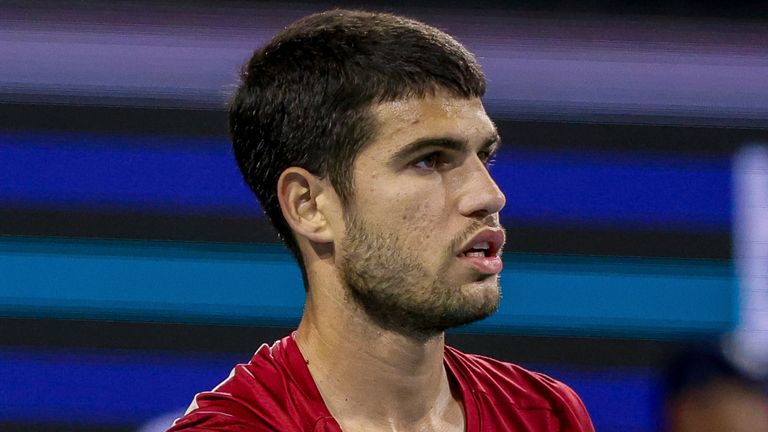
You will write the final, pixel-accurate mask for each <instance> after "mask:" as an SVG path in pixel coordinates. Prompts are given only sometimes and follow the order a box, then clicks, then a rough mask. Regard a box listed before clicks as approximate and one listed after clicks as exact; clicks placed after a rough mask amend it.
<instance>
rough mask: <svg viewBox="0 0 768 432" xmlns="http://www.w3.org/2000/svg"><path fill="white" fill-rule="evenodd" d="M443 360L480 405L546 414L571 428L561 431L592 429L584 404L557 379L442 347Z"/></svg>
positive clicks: (488, 358) (502, 362)
mask: <svg viewBox="0 0 768 432" xmlns="http://www.w3.org/2000/svg"><path fill="white" fill-rule="evenodd" d="M446 359H447V360H448V361H449V363H450V364H451V367H452V368H453V369H454V373H456V374H461V377H459V378H458V379H460V380H463V381H464V383H465V384H466V385H467V386H468V387H469V389H470V391H471V392H472V393H473V394H474V395H475V397H476V398H478V399H479V400H481V401H482V402H483V403H487V404H490V405H493V406H496V407H501V406H508V407H509V408H510V409H513V410H516V411H519V412H533V411H549V412H552V413H553V414H554V415H555V416H556V417H558V418H559V420H560V422H564V423H566V424H571V425H572V426H573V428H572V429H571V428H563V429H562V430H579V431H582V430H583V431H591V430H593V429H592V425H591V421H590V419H589V414H588V413H587V410H586V408H585V407H584V403H583V402H582V401H581V399H580V398H579V396H578V395H577V394H576V392H575V391H573V389H571V388H570V387H569V386H568V385H566V384H565V383H563V382H561V381H558V380H557V379H554V378H552V377H550V376H548V375H545V374H543V373H540V372H535V371H531V370H528V369H526V368H524V367H522V366H519V365H516V364H514V363H509V362H505V361H501V360H497V359H494V358H490V357H486V356H482V355H477V354H467V353H463V352H461V351H459V350H457V349H455V348H451V347H446Z"/></svg>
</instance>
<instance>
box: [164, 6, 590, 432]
mask: <svg viewBox="0 0 768 432" xmlns="http://www.w3.org/2000/svg"><path fill="white" fill-rule="evenodd" d="M484 92H485V80H484V78H483V75H482V72H481V70H480V67H479V65H478V64H477V62H476V61H475V59H474V57H473V56H472V55H471V54H470V53H469V52H467V51H466V49H465V48H464V47H462V46H461V45H460V44H459V43H458V42H456V41H455V40H454V39H452V38H451V37H450V36H448V35H446V34H444V33H442V32H440V31H439V30H437V29H434V28H432V27H429V26H426V25H424V24H422V23H419V22H416V21H412V20H409V19H405V18H402V17H397V16H393V15H387V14H374V13H367V12H357V11H342V10H336V11H331V12H326V13H321V14H317V15H312V16H309V17H307V18H304V19H302V20H300V21H298V22H296V23H294V24H292V25H291V26H289V27H288V28H286V29H285V30H284V31H282V32H281V33H280V34H278V35H277V36H276V37H275V38H274V39H273V40H272V41H271V42H269V43H268V44H267V45H266V46H265V47H263V48H261V49H259V50H257V51H256V52H255V54H254V55H253V57H252V58H251V60H250V62H249V63H248V64H246V65H245V67H244V68H243V72H242V83H241V85H240V87H239V89H238V91H237V93H236V95H235V97H234V100H233V103H232V106H231V111H230V126H231V133H232V137H233V142H234V150H235V155H236V157H237V160H238V162H239V165H240V168H241V170H242V171H243V175H244V177H245V179H246V181H247V182H248V184H249V185H250V187H251V188H252V189H253V191H254V192H255V193H256V195H257V196H258V198H259V200H260V201H261V203H262V205H263V207H264V209H265V211H266V213H267V215H268V216H269V218H270V219H271V221H272V223H273V224H274V226H275V227H276V228H277V230H278V232H279V233H280V235H281V236H282V238H283V240H284V241H285V242H286V244H287V245H288V247H289V249H290V250H291V251H292V253H293V254H294V255H295V257H296V258H297V260H298V262H299V265H300V267H301V269H302V274H303V277H304V282H305V286H306V289H307V297H306V304H305V308H304V315H303V317H302V320H301V323H300V324H299V327H298V329H297V330H296V332H295V333H293V334H292V335H290V336H288V337H286V338H284V339H282V340H280V341H277V342H276V343H275V344H274V345H272V346H271V347H269V346H267V345H264V346H262V347H261V348H260V349H259V350H258V351H257V352H256V354H255V355H254V357H253V359H252V360H251V361H250V363H248V364H246V365H238V366H237V367H235V369H234V370H233V371H232V373H231V375H230V377H229V378H228V379H227V380H225V381H224V382H223V383H222V384H220V385H219V386H218V387H216V388H215V389H214V390H213V391H211V392H205V393H200V394H198V395H197V397H196V398H195V400H194V401H193V403H192V405H191V406H190V408H189V410H188V411H187V414H186V415H185V416H184V417H182V418H181V419H179V420H177V421H176V422H175V424H174V426H173V427H172V428H171V430H172V431H182V430H183V431H192V430H197V431H202V430H205V431H211V430H216V431H265V430H269V431H274V430H279V431H340V430H344V431H379V430H387V431H394V430H397V431H464V430H466V431H481V430H482V431H592V430H593V428H592V425H591V422H590V420H589V416H588V415H587V412H586V410H585V408H584V406H583V404H582V403H581V401H580V400H579V398H578V397H577V396H576V395H575V393H574V392H573V391H572V390H571V389H570V388H568V387H567V386H565V385H563V384H561V383H559V382H557V381H555V380H553V379H551V378H548V377H546V376H543V375H540V374H537V373H533V372H529V371H526V370H524V369H522V368H520V367H517V366H514V365H511V364H507V363H503V362H499V361H495V360H492V359H488V358H484V357H479V356H472V355H467V354H463V353H461V352H459V351H457V350H455V349H452V348H450V347H446V346H445V344H444V331H445V330H446V329H447V328H450V327H454V326H459V325H463V324H467V323H470V322H473V321H476V320H478V319H481V318H484V317H486V316H488V315H490V314H491V313H493V312H494V311H495V310H496V308H497V307H498V303H499V296H500V293H499V281H498V278H499V273H500V271H501V268H502V261H501V257H500V254H501V249H502V246H503V243H504V231H503V229H502V228H501V227H500V225H499V211H500V210H501V208H502V207H503V206H504V203H505V198H504V195H503V194H502V192H501V191H500V190H499V188H498V187H497V185H496V183H495V182H494V181H493V180H492V179H491V177H490V175H489V172H488V164H489V162H490V160H491V159H492V157H493V155H494V153H495V152H496V150H497V148H498V146H499V137H498V135H497V133H496V130H495V127H494V125H493V123H492V122H491V120H490V119H489V118H488V116H487V115H486V113H485V110H484V108H483V105H482V103H481V101H480V97H481V96H482V95H483V94H484ZM275 289H279V287H275Z"/></svg>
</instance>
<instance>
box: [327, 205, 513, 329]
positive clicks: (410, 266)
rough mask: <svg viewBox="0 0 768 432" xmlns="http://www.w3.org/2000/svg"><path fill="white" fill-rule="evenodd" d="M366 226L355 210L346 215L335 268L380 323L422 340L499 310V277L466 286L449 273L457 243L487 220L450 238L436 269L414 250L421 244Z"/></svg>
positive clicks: (475, 280) (357, 298) (485, 277)
mask: <svg viewBox="0 0 768 432" xmlns="http://www.w3.org/2000/svg"><path fill="white" fill-rule="evenodd" d="M494 225H496V226H497V224H494ZM369 226H370V225H366V224H365V223H364V222H363V221H362V220H361V219H360V218H358V217H355V216H354V215H353V216H350V217H348V221H347V230H346V233H345V237H344V241H343V244H342V246H341V249H342V253H343V256H342V259H341V262H340V270H341V277H342V279H343V281H344V282H345V283H346V285H347V287H348V290H349V292H348V294H349V295H350V296H351V297H352V299H353V300H354V301H355V302H356V303H357V304H358V305H359V306H360V307H361V308H362V309H363V310H364V311H365V312H366V314H367V315H368V316H369V317H370V318H371V319H372V320H373V321H374V322H375V323H377V324H378V325H379V326H381V327H382V328H385V329H388V330H392V331H395V332H398V333H401V334H404V335H406V336H409V337H416V338H420V339H424V338H430V337H433V336H436V335H438V334H440V333H442V332H443V331H445V330H446V329H448V328H451V327H457V326H461V325H465V324H469V323H471V322H474V321H477V320H480V319H483V318H486V317H488V316H489V315H491V314H493V313H494V312H495V311H496V309H498V306H499V299H500V295H501V293H500V289H499V284H498V276H496V275H492V276H489V275H480V276H478V277H477V278H476V279H474V280H471V281H467V282H478V281H482V280H485V279H487V278H494V279H495V281H494V282H495V283H494V284H493V286H492V287H491V288H489V289H486V288H484V287H483V288H481V287H472V286H469V287H465V286H463V284H462V283H460V282H458V281H455V280H452V279H451V278H450V276H449V275H450V272H449V269H450V266H451V265H452V264H454V263H453V262H452V261H453V259H454V255H455V252H454V251H455V250H456V248H457V247H459V246H460V245H461V244H463V242H464V241H466V240H467V239H468V237H469V236H470V235H472V234H474V233H475V232H477V231H478V230H479V229H482V228H484V227H487V226H489V224H483V223H480V222H476V223H474V224H473V225H472V226H471V227H469V228H468V229H467V230H466V231H465V232H464V233H462V234H461V235H460V236H458V237H457V238H456V239H455V240H454V241H452V242H451V245H450V247H449V250H447V251H446V252H444V253H443V255H444V257H445V259H444V260H443V261H444V264H443V265H442V266H441V267H440V268H439V269H437V271H435V272H430V271H429V269H428V268H427V267H426V266H425V265H424V263H423V260H422V258H421V257H420V256H419V255H418V254H416V253H415V251H416V250H417V249H418V246H420V245H414V246H409V245H408V243H407V242H406V241H405V240H404V239H402V238H400V237H399V236H398V235H396V234H395V233H392V232H385V231H383V230H381V231H378V230H376V229H374V228H367V227H369Z"/></svg>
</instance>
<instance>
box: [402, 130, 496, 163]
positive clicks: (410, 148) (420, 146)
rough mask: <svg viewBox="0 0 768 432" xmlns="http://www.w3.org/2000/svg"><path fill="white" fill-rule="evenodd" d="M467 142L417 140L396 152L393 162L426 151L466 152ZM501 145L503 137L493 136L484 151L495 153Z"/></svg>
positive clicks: (450, 138) (452, 138)
mask: <svg viewBox="0 0 768 432" xmlns="http://www.w3.org/2000/svg"><path fill="white" fill-rule="evenodd" d="M468 145H469V144H468V143H467V141H466V140H463V139H458V138H455V137H451V136H447V137H425V138H420V139H417V140H416V141H413V142H410V143H408V144H406V145H405V146H403V148H401V149H400V150H398V151H396V152H395V154H394V155H392V158H391V160H392V161H393V162H396V163H397V162H399V161H403V160H407V159H410V158H411V157H412V156H413V155H416V154H419V153H421V152H422V151H424V150H425V149H445V150H453V151H466V150H467V147H468ZM500 145H501V137H499V135H498V134H493V135H491V136H489V137H488V138H486V139H485V142H483V145H482V147H481V148H482V149H488V150H490V152H491V153H495V152H496V151H497V150H498V148H499V146H500Z"/></svg>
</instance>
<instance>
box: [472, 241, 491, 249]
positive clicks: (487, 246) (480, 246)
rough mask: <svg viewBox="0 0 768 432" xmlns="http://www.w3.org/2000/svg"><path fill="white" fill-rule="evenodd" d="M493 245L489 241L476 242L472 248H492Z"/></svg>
mask: <svg viewBox="0 0 768 432" xmlns="http://www.w3.org/2000/svg"><path fill="white" fill-rule="evenodd" d="M490 248H491V246H490V245H489V244H488V242H480V243H478V244H476V245H475V246H474V247H472V249H490Z"/></svg>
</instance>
